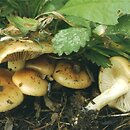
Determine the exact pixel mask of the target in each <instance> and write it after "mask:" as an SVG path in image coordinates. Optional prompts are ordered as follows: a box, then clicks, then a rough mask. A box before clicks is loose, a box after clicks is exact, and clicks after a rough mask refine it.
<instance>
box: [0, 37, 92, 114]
mask: <svg viewBox="0 0 130 130" xmlns="http://www.w3.org/2000/svg"><path fill="white" fill-rule="evenodd" d="M52 52H53V48H52V46H51V44H48V43H46V42H40V43H36V42H33V41H31V40H22V39H21V40H20V39H19V40H16V41H14V40H9V41H5V42H2V43H1V44H0V63H4V62H7V64H8V66H7V69H6V71H8V73H10V74H8V75H11V76H8V78H10V82H7V83H5V81H1V79H0V81H1V82H0V83H1V86H2V87H1V95H2V94H3V95H5V93H7V94H8V93H10V94H12V93H14V94H12V95H14V96H13V98H14V97H15V95H16V94H17V95H16V97H17V99H16V101H14V99H10V98H11V96H12V95H9V96H8V97H7V98H8V99H7V98H5V100H3V101H5V102H7V103H8V102H9V103H10V107H8V109H6V110H5V111H7V110H10V109H12V108H14V107H15V106H16V105H12V104H15V103H16V104H20V103H21V102H22V100H23V98H24V96H23V94H24V95H30V96H44V95H45V94H47V91H48V84H49V82H51V81H54V82H58V83H59V84H61V85H62V86H65V87H68V88H74V89H83V88H87V87H88V86H90V84H91V79H90V77H89V75H88V73H87V71H86V70H85V68H82V67H81V66H80V65H79V64H78V65H77V63H76V64H75V63H71V62H69V61H64V60H63V61H58V62H57V61H56V60H54V59H52V58H50V57H49V56H47V55H46V53H52ZM75 65H77V66H78V69H75V68H76V67H75ZM3 70H4V69H0V75H2V73H3V72H2V71H3ZM9 70H10V71H9ZM4 78H5V80H6V76H3V78H2V80H3V79H4ZM9 84H11V85H12V86H14V87H15V88H16V90H15V89H12V90H11V92H8V89H7V87H6V85H7V86H9ZM4 89H5V90H4ZM9 91H10V90H9ZM18 96H19V98H20V100H19V101H17V100H18V99H19V98H18ZM0 104H2V101H0ZM7 105H8V104H7ZM0 106H1V105H0ZM1 108H2V107H1ZM1 111H2V110H1V109H0V112H1Z"/></svg>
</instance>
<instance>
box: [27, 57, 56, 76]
mask: <svg viewBox="0 0 130 130" xmlns="http://www.w3.org/2000/svg"><path fill="white" fill-rule="evenodd" d="M26 68H31V69H34V70H36V71H38V72H39V73H40V74H41V76H42V77H44V76H46V75H47V76H51V75H52V74H53V72H54V69H55V63H54V62H53V61H52V59H50V58H49V57H47V56H46V55H42V56H40V57H37V58H35V59H32V60H28V61H27V62H26Z"/></svg>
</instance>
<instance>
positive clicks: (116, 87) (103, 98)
mask: <svg viewBox="0 0 130 130" xmlns="http://www.w3.org/2000/svg"><path fill="white" fill-rule="evenodd" d="M128 90H129V88H128V81H126V80H125V79H124V78H122V77H121V78H118V79H117V80H116V82H115V83H114V84H113V86H112V87H111V88H109V89H107V90H105V91H104V92H103V93H101V94H100V95H99V96H97V97H96V98H94V99H93V100H92V101H91V102H89V104H88V105H87V106H86V107H85V108H86V109H87V110H95V111H96V110H98V111H99V110H101V109H102V108H103V107H104V106H106V105H107V104H108V103H110V102H111V101H113V100H115V99H117V98H118V97H120V96H122V95H124V94H125V93H127V92H128Z"/></svg>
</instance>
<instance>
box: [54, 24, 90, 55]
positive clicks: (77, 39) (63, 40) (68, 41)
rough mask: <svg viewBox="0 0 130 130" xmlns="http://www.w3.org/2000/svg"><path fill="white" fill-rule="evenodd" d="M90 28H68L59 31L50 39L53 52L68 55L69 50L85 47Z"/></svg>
mask: <svg viewBox="0 0 130 130" xmlns="http://www.w3.org/2000/svg"><path fill="white" fill-rule="evenodd" d="M90 34H91V30H87V29H86V28H73V27H72V28H68V29H64V30H61V31H59V33H58V34H56V35H55V37H54V38H53V39H52V43H53V47H54V51H55V53H58V55H62V54H63V53H65V54H66V55H69V54H70V53H71V52H78V50H79V49H80V47H85V45H86V41H89V38H90Z"/></svg>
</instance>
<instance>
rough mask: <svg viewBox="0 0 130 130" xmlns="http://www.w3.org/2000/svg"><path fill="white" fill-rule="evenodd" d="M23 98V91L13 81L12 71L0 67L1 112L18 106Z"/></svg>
mask: <svg viewBox="0 0 130 130" xmlns="http://www.w3.org/2000/svg"><path fill="white" fill-rule="evenodd" d="M23 99H24V96H23V94H22V92H21V91H20V89H19V88H18V87H17V86H16V85H15V84H14V83H13V82H12V72H10V71H9V70H7V69H4V68H0V112H5V111H8V110H11V109H13V108H15V107H17V106H18V105H19V104H21V102H22V101H23Z"/></svg>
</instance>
